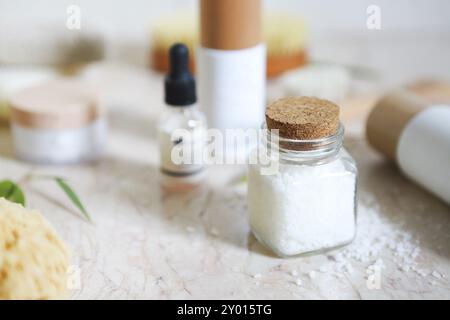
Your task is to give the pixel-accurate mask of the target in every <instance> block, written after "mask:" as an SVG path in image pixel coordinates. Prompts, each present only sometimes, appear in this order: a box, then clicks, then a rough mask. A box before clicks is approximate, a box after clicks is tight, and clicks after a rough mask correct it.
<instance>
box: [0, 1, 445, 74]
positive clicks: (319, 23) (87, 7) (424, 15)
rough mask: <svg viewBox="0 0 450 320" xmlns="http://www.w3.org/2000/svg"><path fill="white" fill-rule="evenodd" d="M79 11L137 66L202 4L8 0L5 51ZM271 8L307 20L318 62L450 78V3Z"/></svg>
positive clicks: (116, 53) (273, 4) (2, 15)
mask: <svg viewBox="0 0 450 320" xmlns="http://www.w3.org/2000/svg"><path fill="white" fill-rule="evenodd" d="M74 4H75V5H78V6H79V7H80V9H81V23H82V28H83V29H84V30H85V31H89V30H92V31H94V32H97V33H101V34H102V36H103V37H104V39H105V41H106V44H107V57H108V59H116V60H125V61H127V62H132V63H136V64H147V62H148V61H147V60H148V54H147V50H148V46H149V45H150V39H149V38H150V29H151V26H152V24H153V23H154V22H155V21H156V20H157V19H158V18H159V17H161V16H164V15H167V14H169V13H171V12H175V11H177V12H178V11H185V12H192V13H195V12H196V10H197V1H196V0H164V1H159V0H158V1H157V0H115V1H110V0H95V1H92V0H39V1H33V0H14V1H10V0H0V50H5V48H8V45H9V43H8V42H10V41H14V39H17V37H16V36H11V33H14V34H29V35H30V37H32V38H33V41H39V40H38V39H35V38H34V37H33V36H32V35H33V30H34V28H36V26H38V25H40V24H42V23H44V24H45V23H49V22H51V23H52V24H53V25H61V28H65V23H66V19H67V13H66V10H67V8H68V6H70V5H74ZM373 4H374V5H378V6H379V7H380V9H381V30H368V29H367V27H366V20H367V18H368V14H367V13H366V10H367V8H368V6H370V5H373ZM264 6H265V11H266V12H271V11H283V10H284V11H289V12H291V13H295V14H298V15H300V16H302V17H303V18H304V19H305V21H306V22H307V26H308V51H309V52H310V54H311V56H312V58H313V59H317V60H330V61H336V62H340V63H357V64H360V65H365V66H369V67H373V68H376V69H377V70H379V71H380V72H382V73H384V74H385V75H386V78H387V79H389V81H390V82H394V83H395V82H396V81H399V80H400V78H399V77H398V74H399V72H397V71H398V70H401V74H402V79H404V78H405V77H406V78H407V77H417V76H422V77H425V76H439V77H444V78H448V77H449V71H448V70H450V62H449V60H450V59H448V57H449V56H450V1H448V0H428V1H421V0H414V1H413V0H395V1H392V0H377V1H374V0H341V1H335V0H314V1H313V0H309V1H305V0H266V1H264ZM2 26H3V27H2ZM51 32H58V30H49V33H50V34H51ZM8 34H9V36H8ZM23 45H24V46H26V43H24V44H23Z"/></svg>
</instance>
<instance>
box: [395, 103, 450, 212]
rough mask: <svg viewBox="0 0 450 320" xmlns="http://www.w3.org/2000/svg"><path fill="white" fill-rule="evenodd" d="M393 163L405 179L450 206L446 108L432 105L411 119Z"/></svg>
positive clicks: (448, 117)
mask: <svg viewBox="0 0 450 320" xmlns="http://www.w3.org/2000/svg"><path fill="white" fill-rule="evenodd" d="M397 160H398V164H399V166H400V169H401V170H402V171H403V172H404V173H405V175H407V176H408V177H410V178H411V179H412V180H414V181H416V182H417V183H418V184H420V185H422V186H423V187H425V188H426V189H428V190H429V191H430V192H432V193H434V194H435V195H436V196H438V197H439V198H441V199H442V200H444V201H446V202H447V203H449V204H450V106H446V105H436V106H433V107H430V108H427V109H426V110H424V111H422V112H420V113H419V114H417V115H416V116H415V117H414V118H413V119H411V121H410V122H409V123H408V124H407V125H406V127H405V129H404V130H403V132H402V135H401V136H400V141H399V143H398V146H397Z"/></svg>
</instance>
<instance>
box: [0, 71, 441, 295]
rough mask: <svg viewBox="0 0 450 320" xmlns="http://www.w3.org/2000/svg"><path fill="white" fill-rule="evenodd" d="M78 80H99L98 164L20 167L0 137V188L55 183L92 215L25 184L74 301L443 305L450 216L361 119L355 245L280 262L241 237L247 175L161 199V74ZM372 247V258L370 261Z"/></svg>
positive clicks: (353, 136)
mask: <svg viewBox="0 0 450 320" xmlns="http://www.w3.org/2000/svg"><path fill="white" fill-rule="evenodd" d="M99 73H100V74H101V75H99ZM86 76H87V77H88V78H96V77H100V78H96V81H95V83H96V84H97V85H98V86H99V89H100V90H103V92H108V94H107V95H105V97H104V99H105V103H106V104H107V105H108V106H109V115H108V117H109V124H110V136H109V142H108V152H107V155H106V157H105V159H104V160H103V161H101V162H99V163H98V164H92V165H75V166H68V167H45V166H32V165H30V164H26V163H22V162H19V161H16V160H14V159H13V157H12V151H11V144H10V139H9V138H10V137H9V132H8V130H7V129H6V128H2V129H1V130H0V174H1V177H2V178H3V177H5V178H11V179H17V180H18V179H20V178H21V177H22V176H24V175H25V174H27V173H29V172H40V173H48V174H57V175H62V176H64V177H66V178H67V179H68V181H70V183H71V185H72V186H73V187H74V188H75V189H76V190H77V191H78V193H79V195H80V197H81V198H82V200H83V202H84V203H85V205H86V207H87V208H88V210H89V211H90V213H91V215H92V218H93V221H94V222H93V223H92V224H91V223H88V222H86V221H85V220H84V219H83V217H82V216H81V215H80V214H78V213H77V212H76V210H74V209H73V207H72V205H71V204H70V202H68V201H67V199H66V198H65V197H64V195H63V194H62V193H61V191H60V190H59V189H58V188H57V187H56V186H55V185H54V184H53V183H52V182H51V181H32V182H30V183H28V184H27V185H26V186H25V189H26V194H27V196H28V206H29V207H33V208H37V209H39V210H40V211H41V212H42V213H43V214H44V216H45V217H46V218H47V219H48V220H49V221H50V222H51V223H52V224H53V225H54V226H55V228H56V230H57V231H58V233H59V234H60V235H61V236H62V237H63V239H64V240H65V241H66V242H67V244H68V246H69V247H70V248H71V250H72V253H73V258H72V261H73V270H74V273H75V274H78V273H79V275H80V282H79V283H78V284H76V285H75V287H74V288H73V289H72V290H71V291H72V298H73V299H230V298H231V299H233V298H234V299H323V298H325V299H374V298H375V299H378V298H386V299H432V298H433V299H449V298H450V280H449V278H450V208H449V207H448V206H446V205H445V204H444V203H442V202H440V201H439V200H437V199H436V198H434V197H433V196H431V195H430V194H428V193H427V192H426V191H423V190H422V189H420V188H419V187H417V186H416V185H414V184H413V183H411V182H409V181H408V180H407V179H406V178H404V177H403V176H402V175H401V174H400V173H399V172H398V170H397V169H396V168H395V167H394V166H393V165H392V164H391V163H388V162H387V161H386V160H384V159H383V158H382V157H381V156H380V155H378V154H377V153H376V152H375V151H373V150H372V149H371V148H370V147H369V146H368V145H367V143H366V141H365V139H364V135H363V133H362V132H363V130H362V123H363V119H359V120H357V121H355V122H351V123H348V124H347V125H348V127H349V130H347V135H346V143H345V145H346V147H347V149H348V150H349V152H350V153H351V154H352V155H353V156H354V158H355V159H356V161H357V164H358V168H359V173H360V176H359V177H360V178H359V204H358V220H359V222H358V224H359V226H358V235H357V238H356V240H355V242H354V243H353V244H351V245H350V246H349V247H347V248H345V249H342V250H340V251H335V252H331V253H328V254H322V255H316V256H310V257H302V258H292V259H280V258H277V257H275V256H273V255H272V254H271V253H270V252H269V251H267V250H266V249H265V248H263V247H262V246H261V245H260V244H259V243H258V242H257V241H256V240H255V238H254V237H253V236H252V235H251V233H250V231H249V227H248V224H247V218H246V186H245V183H243V182H242V179H241V178H242V176H243V175H244V174H245V167H242V166H225V167H211V168H210V169H209V171H208V178H207V182H206V183H205V185H204V186H202V187H201V188H200V189H198V190H196V191H193V192H190V193H184V194H166V193H164V192H162V191H161V190H160V188H159V185H158V168H157V163H158V151H157V148H156V144H155V138H156V134H155V129H154V128H155V119H156V116H157V115H158V113H159V112H160V110H161V108H162V107H163V105H162V103H161V102H160V101H162V94H161V92H162V78H161V76H157V75H154V74H151V73H149V72H143V71H142V70H138V69H136V70H134V69H129V68H127V69H126V71H124V68H119V67H117V68H112V69H108V70H107V71H105V70H103V71H101V72H99V70H91V71H90V72H87V73H86ZM395 243H400V244H401V248H400V249H399V246H396V245H395ZM377 244H378V245H377ZM371 246H373V247H374V248H376V250H373V252H369V251H370V250H368V249H367V248H368V247H371ZM414 250H415V251H414ZM405 261H406V262H405ZM374 272H375V273H376V274H375V276H376V278H374V277H373V275H374Z"/></svg>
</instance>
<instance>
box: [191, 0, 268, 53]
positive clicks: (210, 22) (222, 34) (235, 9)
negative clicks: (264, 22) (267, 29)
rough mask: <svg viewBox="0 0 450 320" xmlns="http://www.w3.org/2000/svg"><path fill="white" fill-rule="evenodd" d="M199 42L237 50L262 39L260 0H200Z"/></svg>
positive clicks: (248, 46) (250, 45)
mask: <svg viewBox="0 0 450 320" xmlns="http://www.w3.org/2000/svg"><path fill="white" fill-rule="evenodd" d="M200 42H201V45H202V46H203V47H205V48H211V49H222V50H236V49H244V48H250V47H254V46H256V45H258V44H259V43H260V42H262V30H261V0H244V1H243V0H200Z"/></svg>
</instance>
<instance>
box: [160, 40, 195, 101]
mask: <svg viewBox="0 0 450 320" xmlns="http://www.w3.org/2000/svg"><path fill="white" fill-rule="evenodd" d="M169 59H170V67H169V68H170V70H169V73H168V74H167V76H166V80H165V87H164V89H165V101H166V103H167V104H168V105H171V106H174V107H183V106H189V105H191V104H194V103H195V102H197V96H196V95H195V80H194V77H193V76H192V74H191V73H190V71H189V49H188V48H187V47H186V46H185V45H184V44H181V43H176V44H174V45H173V46H172V47H170V49H169Z"/></svg>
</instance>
